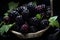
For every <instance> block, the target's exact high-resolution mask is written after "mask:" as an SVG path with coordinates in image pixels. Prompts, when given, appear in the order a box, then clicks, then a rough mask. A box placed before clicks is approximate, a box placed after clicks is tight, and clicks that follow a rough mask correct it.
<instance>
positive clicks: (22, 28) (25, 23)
mask: <svg viewBox="0 0 60 40" xmlns="http://www.w3.org/2000/svg"><path fill="white" fill-rule="evenodd" d="M50 14H51V13H50V6H47V5H45V4H40V5H37V4H36V3H34V2H29V3H27V4H23V5H22V6H20V7H18V8H16V9H13V10H12V11H11V12H9V15H8V16H7V17H5V18H4V22H5V23H14V22H15V25H14V26H13V27H12V28H11V30H15V31H17V32H21V33H23V34H24V33H31V32H32V33H33V32H37V31H39V30H41V29H44V28H46V27H47V26H48V25H49V21H48V18H49V17H50V16H51V15H50Z"/></svg>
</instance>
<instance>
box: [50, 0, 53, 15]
mask: <svg viewBox="0 0 60 40" xmlns="http://www.w3.org/2000/svg"><path fill="white" fill-rule="evenodd" d="M50 5H51V16H53V0H50Z"/></svg>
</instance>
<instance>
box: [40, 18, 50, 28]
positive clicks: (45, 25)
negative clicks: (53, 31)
mask: <svg viewBox="0 0 60 40" xmlns="http://www.w3.org/2000/svg"><path fill="white" fill-rule="evenodd" d="M40 24H41V28H45V27H47V26H48V25H49V21H48V20H47V19H43V20H42V21H41V23H40Z"/></svg>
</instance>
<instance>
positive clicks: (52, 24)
mask: <svg viewBox="0 0 60 40" xmlns="http://www.w3.org/2000/svg"><path fill="white" fill-rule="evenodd" d="M49 25H51V26H52V27H54V26H55V27H59V22H58V21H57V20H56V21H53V22H50V23H49Z"/></svg>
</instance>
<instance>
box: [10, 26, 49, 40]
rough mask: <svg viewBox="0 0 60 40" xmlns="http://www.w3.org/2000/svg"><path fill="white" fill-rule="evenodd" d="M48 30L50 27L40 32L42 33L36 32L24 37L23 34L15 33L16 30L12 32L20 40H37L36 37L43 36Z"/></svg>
mask: <svg viewBox="0 0 60 40" xmlns="http://www.w3.org/2000/svg"><path fill="white" fill-rule="evenodd" d="M48 29H49V26H48V27H46V28H45V29H42V30H40V31H37V32H34V33H28V34H26V35H23V34H22V33H20V32H17V31H14V30H10V31H11V32H12V33H13V34H15V35H16V36H17V37H19V38H23V39H27V38H35V37H39V36H42V34H43V33H44V32H45V31H46V30H48Z"/></svg>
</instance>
